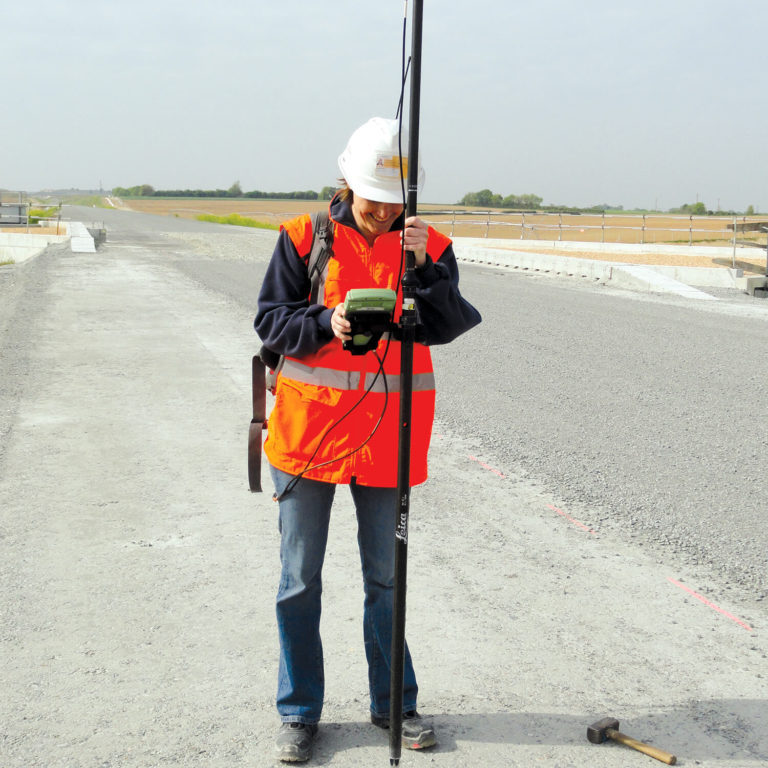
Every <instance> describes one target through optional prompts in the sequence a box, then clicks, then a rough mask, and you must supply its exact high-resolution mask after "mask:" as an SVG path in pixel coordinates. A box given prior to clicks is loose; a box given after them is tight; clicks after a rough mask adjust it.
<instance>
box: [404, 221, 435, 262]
mask: <svg viewBox="0 0 768 768" xmlns="http://www.w3.org/2000/svg"><path fill="white" fill-rule="evenodd" d="M402 237H403V244H404V245H405V250H406V251H413V255H414V257H415V259H416V266H417V267H423V266H424V265H425V264H426V263H427V239H428V238H429V230H428V229H427V225H426V223H425V222H423V221H422V220H421V219H420V218H419V217H418V216H411V217H409V218H407V219H406V220H405V229H404V230H403V236H402Z"/></svg>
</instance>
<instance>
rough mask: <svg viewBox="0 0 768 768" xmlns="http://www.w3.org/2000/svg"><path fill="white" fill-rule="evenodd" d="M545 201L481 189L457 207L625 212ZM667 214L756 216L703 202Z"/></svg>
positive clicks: (751, 208)
mask: <svg viewBox="0 0 768 768" xmlns="http://www.w3.org/2000/svg"><path fill="white" fill-rule="evenodd" d="M542 202H543V199H542V198H541V197H539V196H538V195H531V194H527V195H507V196H506V197H504V196H502V195H499V194H495V193H494V192H492V191H491V190H490V189H481V190H480V191H479V192H468V193H467V194H466V195H464V197H462V198H461V200H459V201H458V203H457V205H466V206H469V207H472V208H509V209H513V210H516V211H556V212H559V213H606V212H607V211H623V210H624V206H623V205H609V204H608V203H602V204H600V205H592V206H589V207H586V208H582V207H571V206H566V205H542ZM667 213H672V214H678V213H682V214H687V215H693V216H737V215H740V214H741V213H744V214H745V215H747V216H754V215H755V213H756V212H755V209H754V206H752V205H750V206H749V207H748V208H747V210H746V211H723V210H717V211H711V210H709V209H708V208H707V206H706V205H705V204H704V203H702V202H696V203H685V204H683V205H681V206H679V207H677V208H670V209H669V210H668V211H667Z"/></svg>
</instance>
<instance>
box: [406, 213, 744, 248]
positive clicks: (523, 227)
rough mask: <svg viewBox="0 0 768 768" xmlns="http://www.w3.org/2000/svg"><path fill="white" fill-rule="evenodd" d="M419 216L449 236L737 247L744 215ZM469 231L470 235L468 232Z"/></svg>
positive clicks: (453, 214) (427, 214)
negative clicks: (738, 227) (715, 243)
mask: <svg viewBox="0 0 768 768" xmlns="http://www.w3.org/2000/svg"><path fill="white" fill-rule="evenodd" d="M419 215H420V216H422V217H423V218H424V219H426V220H428V221H429V223H430V224H432V225H433V226H440V227H441V228H445V229H448V230H449V231H448V232H447V234H448V235H449V236H451V237H454V236H459V235H463V236H469V237H471V236H475V237H484V238H488V237H492V236H493V237H499V238H506V239H520V240H546V241H550V242H553V241H569V242H585V243H590V242H593V243H594V242H600V243H609V242H612V243H628V244H640V245H645V244H650V243H665V244H681V243H687V244H688V245H689V246H692V245H694V244H695V243H701V242H703V241H709V242H712V241H725V242H727V243H729V244H730V243H733V245H734V247H735V246H736V238H735V236H734V232H735V229H736V225H737V224H738V223H739V222H745V221H747V220H748V219H747V217H746V216H727V217H726V216H695V215H687V216H681V215H673V214H634V215H633V214H607V213H602V214H577V213H567V212H566V213H541V212H537V211H518V212H501V211H482V210H472V211H462V210H454V209H445V210H424V211H419ZM473 233H474V235H473Z"/></svg>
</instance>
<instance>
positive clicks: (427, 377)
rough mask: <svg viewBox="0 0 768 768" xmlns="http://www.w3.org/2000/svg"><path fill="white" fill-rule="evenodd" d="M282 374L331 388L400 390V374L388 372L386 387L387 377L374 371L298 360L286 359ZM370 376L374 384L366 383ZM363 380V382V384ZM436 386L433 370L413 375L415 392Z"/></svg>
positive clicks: (380, 390)
mask: <svg viewBox="0 0 768 768" xmlns="http://www.w3.org/2000/svg"><path fill="white" fill-rule="evenodd" d="M280 375H281V376H285V377H286V378H288V379H293V380H294V381H300V382H301V383H302V384H314V385H315V386H318V387H330V388H331V389H342V390H355V389H368V388H369V387H370V391H371V392H385V391H389V392H399V391H400V376H397V375H395V374H387V376H386V389H385V386H384V378H385V377H384V376H382V375H381V374H379V375H378V376H376V374H374V373H368V374H366V373H365V372H360V371H336V370H334V369H333V368H319V367H318V368H313V367H312V366H309V365H304V363H300V362H298V361H297V360H290V359H286V360H285V362H284V363H283V367H282V369H281V371H280ZM370 376H376V380H375V381H374V382H373V386H371V385H370V383H368V384H365V378H366V377H370ZM361 381H362V382H363V385H362V386H361ZM434 388H435V375H434V374H433V373H432V372H431V371H430V372H429V373H415V374H414V375H413V391H414V392H428V391H430V390H433V389H434Z"/></svg>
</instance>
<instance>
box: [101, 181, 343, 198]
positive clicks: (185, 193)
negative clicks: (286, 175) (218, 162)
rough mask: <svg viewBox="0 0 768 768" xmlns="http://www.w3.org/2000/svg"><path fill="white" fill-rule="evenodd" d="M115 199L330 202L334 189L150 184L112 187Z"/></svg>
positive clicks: (238, 184)
mask: <svg viewBox="0 0 768 768" xmlns="http://www.w3.org/2000/svg"><path fill="white" fill-rule="evenodd" d="M112 194H113V195H117V197H218V198H222V197H224V198H226V197H231V198H252V199H258V200H330V199H331V198H332V197H333V196H334V194H336V188H335V187H323V188H322V189H321V190H320V192H315V191H314V190H312V189H306V190H300V191H294V192H262V191H261V190H259V189H255V190H252V191H251V192H243V190H242V187H241V186H240V182H239V181H236V182H235V183H234V184H232V186H231V187H230V188H229V189H155V188H154V187H153V186H152V185H151V184H137V185H136V186H134V187H113V188H112Z"/></svg>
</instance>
